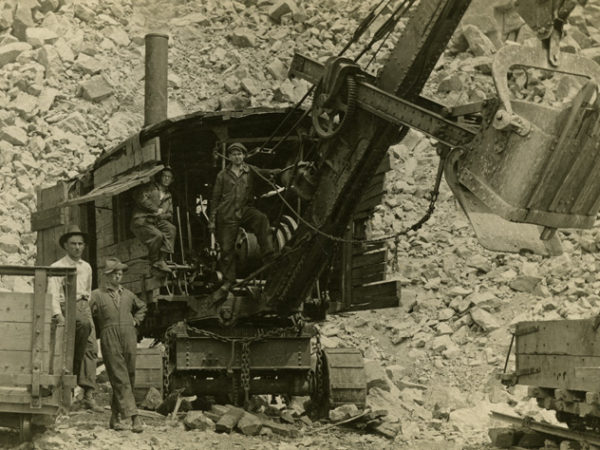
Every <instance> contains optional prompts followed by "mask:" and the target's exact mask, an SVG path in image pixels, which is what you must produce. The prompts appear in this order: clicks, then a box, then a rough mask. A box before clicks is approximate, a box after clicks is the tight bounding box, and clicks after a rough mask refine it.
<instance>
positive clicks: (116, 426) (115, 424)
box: [108, 412, 130, 431]
mask: <svg viewBox="0 0 600 450" xmlns="http://www.w3.org/2000/svg"><path fill="white" fill-rule="evenodd" d="M108 428H110V429H111V430H115V431H127V430H129V428H130V427H129V425H128V424H127V423H125V422H122V421H121V420H120V419H119V414H115V413H114V412H113V413H112V415H111V416H110V420H109V422H108Z"/></svg>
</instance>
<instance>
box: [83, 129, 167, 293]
mask: <svg viewBox="0 0 600 450" xmlns="http://www.w3.org/2000/svg"><path fill="white" fill-rule="evenodd" d="M137 139H138V136H137V135H136V136H132V137H131V138H129V139H128V140H127V141H125V142H124V143H123V144H122V145H121V146H120V147H119V148H117V149H116V150H113V152H112V153H111V157H110V159H108V160H107V161H105V163H104V164H102V165H100V166H99V167H98V168H96V169H95V170H94V186H99V185H101V184H103V183H106V182H107V181H110V180H111V179H113V178H114V177H115V176H117V175H120V174H122V173H123V172H126V171H127V170H129V169H132V168H133V167H137V166H139V165H141V164H145V163H150V162H159V161H160V140H159V138H153V139H151V140H149V141H148V142H146V143H145V144H144V145H143V146H142V147H139V145H138V142H137ZM95 206H96V240H97V267H99V268H100V270H101V268H102V267H104V261H105V260H106V258H107V257H109V256H115V257H117V258H119V259H120V260H121V261H122V262H124V263H126V264H127V265H129V266H130V267H129V270H128V271H127V272H125V274H124V276H123V286H124V287H126V288H127V289H130V290H131V291H133V292H134V293H136V294H140V293H141V292H142V290H143V289H142V288H143V286H144V282H143V278H144V275H145V274H148V273H149V264H148V262H147V261H145V260H146V259H147V256H148V250H147V249H146V247H145V246H144V245H143V244H142V243H141V242H139V241H138V240H137V239H135V238H133V239H128V240H126V241H122V242H117V239H118V236H115V225H114V214H118V213H119V212H118V211H114V210H113V207H114V202H113V199H112V198H105V199H100V200H96V201H95ZM127 226H129V224H127Z"/></svg>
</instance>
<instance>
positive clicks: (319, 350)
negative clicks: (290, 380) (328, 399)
mask: <svg viewBox="0 0 600 450" xmlns="http://www.w3.org/2000/svg"><path fill="white" fill-rule="evenodd" d="M315 352H316V356H317V363H316V365H315V390H316V396H317V399H319V400H321V399H322V398H323V394H324V392H323V388H324V386H323V347H322V346H321V333H319V332H317V336H316V341H315Z"/></svg>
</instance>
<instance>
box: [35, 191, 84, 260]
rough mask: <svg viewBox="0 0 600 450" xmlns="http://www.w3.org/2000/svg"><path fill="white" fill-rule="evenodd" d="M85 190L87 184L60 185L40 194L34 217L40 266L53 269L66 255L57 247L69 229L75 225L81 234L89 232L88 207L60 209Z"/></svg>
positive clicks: (39, 192)
mask: <svg viewBox="0 0 600 450" xmlns="http://www.w3.org/2000/svg"><path fill="white" fill-rule="evenodd" d="M83 189H84V184H83V183H82V182H81V181H74V182H71V183H66V182H64V181H59V182H58V183H57V184H56V185H54V186H52V187H49V188H46V189H39V190H38V192H37V209H38V210H37V211H36V212H34V213H32V214H31V231H37V242H36V246H37V255H36V264H37V265H39V266H46V265H50V264H52V263H53V262H54V261H56V260H57V259H59V258H61V257H62V256H63V255H64V251H63V249H61V248H60V247H59V245H58V239H59V238H60V236H61V235H62V234H63V233H64V232H65V230H66V228H67V225H69V224H72V223H74V224H77V225H79V227H80V228H81V230H82V231H88V223H87V208H88V207H89V205H86V204H84V205H76V206H71V207H68V208H64V207H63V208H60V207H58V206H57V205H58V204H60V203H61V202H63V201H65V200H66V199H67V198H71V197H74V196H78V195H80V193H81V192H82V191H83ZM87 257H88V253H84V259H86V260H87V259H88V258H87Z"/></svg>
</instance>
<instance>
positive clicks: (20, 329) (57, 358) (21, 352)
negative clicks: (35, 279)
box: [0, 292, 64, 375]
mask: <svg viewBox="0 0 600 450" xmlns="http://www.w3.org/2000/svg"><path fill="white" fill-rule="evenodd" d="M45 307H46V314H45V321H44V339H43V340H44V348H43V352H42V354H43V358H42V369H41V373H48V369H49V367H50V364H49V358H50V323H51V320H52V298H51V296H50V295H49V294H48V295H46V299H45ZM32 323H33V294H30V293H21V292H0V327H1V329H2V339H0V374H17V375H25V374H31V372H32V366H31V344H32ZM63 331H64V326H62V325H61V326H59V327H58V328H57V331H56V339H55V342H56V346H55V350H54V373H56V374H59V373H60V370H61V368H62V361H61V358H62V353H63V351H62V343H63V338H62V336H63Z"/></svg>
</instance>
